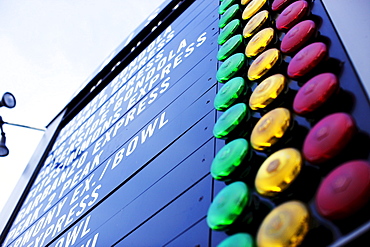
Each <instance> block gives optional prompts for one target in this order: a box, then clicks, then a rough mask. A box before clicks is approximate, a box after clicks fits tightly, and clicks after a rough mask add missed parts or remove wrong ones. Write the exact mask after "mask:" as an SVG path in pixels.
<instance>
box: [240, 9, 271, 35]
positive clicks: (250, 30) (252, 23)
mask: <svg viewBox="0 0 370 247" xmlns="http://www.w3.org/2000/svg"><path fill="white" fill-rule="evenodd" d="M268 18H269V12H268V11H267V10H262V11H260V12H258V13H257V14H256V15H255V16H253V17H252V18H251V19H250V20H249V21H248V23H247V24H246V25H245V27H244V28H243V37H244V38H249V37H251V36H252V35H254V34H255V33H256V32H258V30H260V29H261V27H262V26H263V24H265V22H266V21H267V20H268Z"/></svg>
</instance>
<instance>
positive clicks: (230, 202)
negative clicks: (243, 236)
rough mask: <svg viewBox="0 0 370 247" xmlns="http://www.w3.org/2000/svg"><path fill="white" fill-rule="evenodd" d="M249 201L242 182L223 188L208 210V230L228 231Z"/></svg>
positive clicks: (248, 195)
mask: <svg viewBox="0 0 370 247" xmlns="http://www.w3.org/2000/svg"><path fill="white" fill-rule="evenodd" d="M249 199H250V192H249V189H248V187H247V185H246V184H245V183H243V182H240V181H238V182H234V183H231V184H229V185H228V186H226V187H225V188H223V189H222V190H221V191H220V192H219V193H218V194H217V195H216V197H215V198H214V200H213V202H212V203H211V206H210V207H209V209H208V213H207V224H208V226H209V228H211V229H213V230H216V231H223V230H226V229H228V228H229V227H230V226H231V225H232V224H233V223H234V222H235V221H236V220H237V219H238V217H239V216H240V215H241V213H242V212H243V210H244V209H245V207H246V206H247V204H248V202H249Z"/></svg>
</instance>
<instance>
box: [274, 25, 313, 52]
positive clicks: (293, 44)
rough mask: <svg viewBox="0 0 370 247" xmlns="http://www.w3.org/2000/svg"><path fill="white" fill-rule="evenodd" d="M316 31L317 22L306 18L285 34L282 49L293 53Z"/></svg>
mask: <svg viewBox="0 0 370 247" xmlns="http://www.w3.org/2000/svg"><path fill="white" fill-rule="evenodd" d="M315 32H316V24H315V22H313V21H311V20H305V21H302V22H300V23H298V24H297V25H295V26H294V27H293V28H292V29H290V30H289V31H288V32H287V33H286V34H285V36H284V38H283V40H282V41H281V44H280V50H281V51H282V52H283V53H292V52H295V51H297V50H299V49H300V48H302V47H303V45H304V44H305V43H306V42H307V41H308V40H309V39H310V38H311V37H312V36H313V35H314V34H315Z"/></svg>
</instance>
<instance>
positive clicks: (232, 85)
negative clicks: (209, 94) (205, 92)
mask: <svg viewBox="0 0 370 247" xmlns="http://www.w3.org/2000/svg"><path fill="white" fill-rule="evenodd" d="M245 88H246V85H245V80H244V79H243V77H234V78H233V79H231V80H230V81H228V82H226V83H225V85H223V86H222V87H221V89H220V91H218V93H217V94H216V97H215V100H214V107H215V109H216V110H218V111H225V110H226V109H228V108H230V107H231V106H232V105H233V104H234V103H235V102H236V100H237V99H239V98H240V97H243V94H244V93H245V91H246V90H245Z"/></svg>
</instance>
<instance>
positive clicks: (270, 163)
mask: <svg viewBox="0 0 370 247" xmlns="http://www.w3.org/2000/svg"><path fill="white" fill-rule="evenodd" d="M302 163H303V160H302V156H301V153H300V152H299V151H298V150H297V149H294V148H285V149H281V150H279V151H277V152H275V153H273V154H272V155H270V156H269V157H268V158H267V159H266V160H265V161H264V162H263V164H262V165H261V167H260V168H259V170H258V173H257V175H256V180H255V186H256V190H257V192H258V193H259V194H261V195H263V196H274V195H276V194H278V193H281V192H283V191H284V190H286V189H287V188H288V187H289V186H290V185H291V184H292V182H293V181H294V180H295V179H296V177H297V176H298V175H299V173H300V171H301V168H302Z"/></svg>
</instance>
